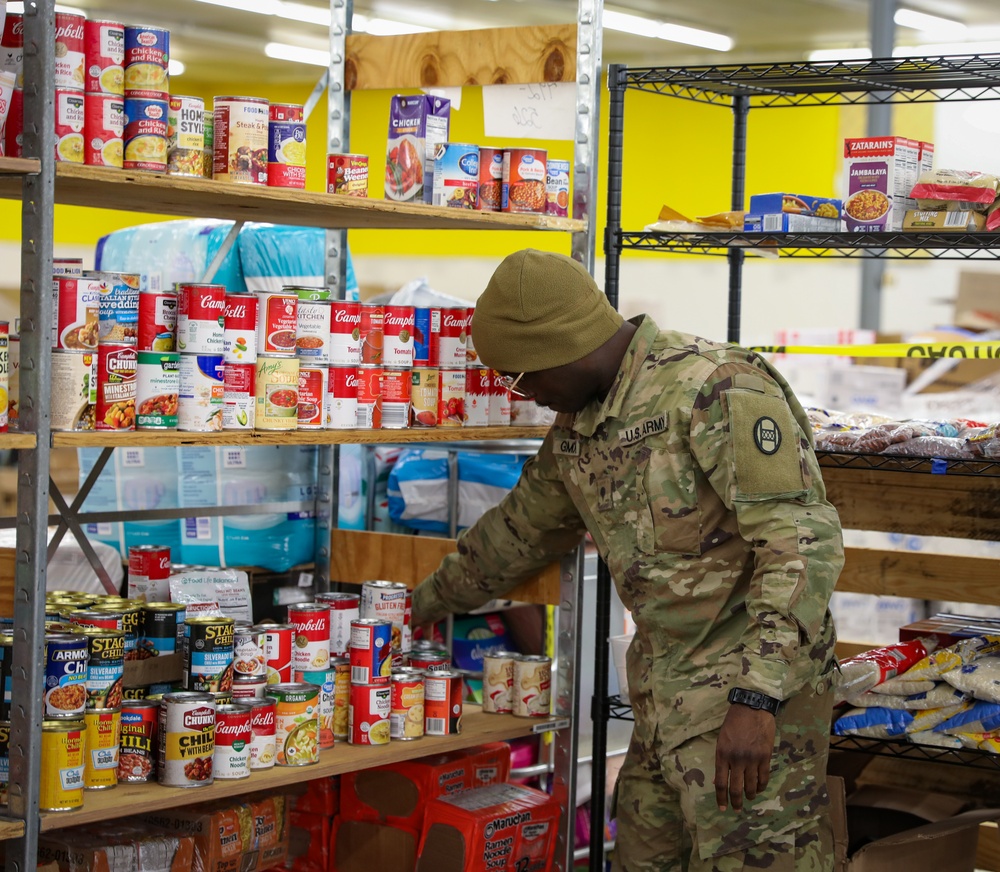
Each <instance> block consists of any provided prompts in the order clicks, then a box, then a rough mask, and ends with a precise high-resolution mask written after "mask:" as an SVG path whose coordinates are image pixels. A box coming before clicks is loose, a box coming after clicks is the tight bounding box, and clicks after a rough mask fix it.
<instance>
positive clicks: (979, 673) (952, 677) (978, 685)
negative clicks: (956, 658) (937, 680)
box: [941, 657, 1000, 702]
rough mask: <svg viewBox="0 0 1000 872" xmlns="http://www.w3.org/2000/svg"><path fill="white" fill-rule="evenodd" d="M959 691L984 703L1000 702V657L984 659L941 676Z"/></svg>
mask: <svg viewBox="0 0 1000 872" xmlns="http://www.w3.org/2000/svg"><path fill="white" fill-rule="evenodd" d="M941 678H943V679H944V680H945V681H946V682H948V684H950V685H951V686H952V687H954V688H957V689H958V690H963V691H965V692H966V693H971V694H972V695H973V696H974V697H975V698H976V699H981V700H983V701H984V702H1000V657H982V658H980V659H979V660H975V661H973V662H972V663H966V664H965V665H964V666H959V667H958V668H957V669H951V670H949V671H948V672H946V673H944V675H942V676H941Z"/></svg>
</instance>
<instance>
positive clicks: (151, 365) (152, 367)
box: [129, 351, 181, 599]
mask: <svg viewBox="0 0 1000 872" xmlns="http://www.w3.org/2000/svg"><path fill="white" fill-rule="evenodd" d="M180 358H181V356H180V355H179V354H178V353H177V352H176V351H140V352H138V354H137V355H136V374H135V380H136V384H135V426H136V429H138V430H176V429H177V423H178V417H177V412H178V409H179V407H180V390H181V371H180V367H181V360H180ZM131 582H132V579H131V577H129V586H130V587H131ZM157 598H158V599H162V597H157Z"/></svg>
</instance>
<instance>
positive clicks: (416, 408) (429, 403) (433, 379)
mask: <svg viewBox="0 0 1000 872" xmlns="http://www.w3.org/2000/svg"><path fill="white" fill-rule="evenodd" d="M439 391H440V384H439V374H438V370H437V369H436V368H430V367H417V368H415V369H413V370H411V371H410V426H411V427H436V426H437V422H438V417H437V416H438V392H439Z"/></svg>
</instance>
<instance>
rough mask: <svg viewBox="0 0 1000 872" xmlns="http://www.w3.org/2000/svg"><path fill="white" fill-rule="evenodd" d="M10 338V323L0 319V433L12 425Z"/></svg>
mask: <svg viewBox="0 0 1000 872" xmlns="http://www.w3.org/2000/svg"><path fill="white" fill-rule="evenodd" d="M9 340H10V336H9V325H8V323H7V322H6V321H0V433H6V432H7V430H8V428H9V426H10V399H9V398H10V368H9V364H10V358H9V353H8V351H9V350H8V343H9Z"/></svg>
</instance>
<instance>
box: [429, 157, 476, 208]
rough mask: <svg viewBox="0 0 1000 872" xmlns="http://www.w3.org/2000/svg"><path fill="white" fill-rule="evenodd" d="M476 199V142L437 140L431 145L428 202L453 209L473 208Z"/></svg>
mask: <svg viewBox="0 0 1000 872" xmlns="http://www.w3.org/2000/svg"><path fill="white" fill-rule="evenodd" d="M478 201H479V146H477V145H470V144H469V143H465V142H439V143H438V144H437V145H435V146H434V182H433V189H432V195H431V203H432V204H433V205H435V206H450V207H451V208H454V209H475V208H476V207H477V203H478Z"/></svg>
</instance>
